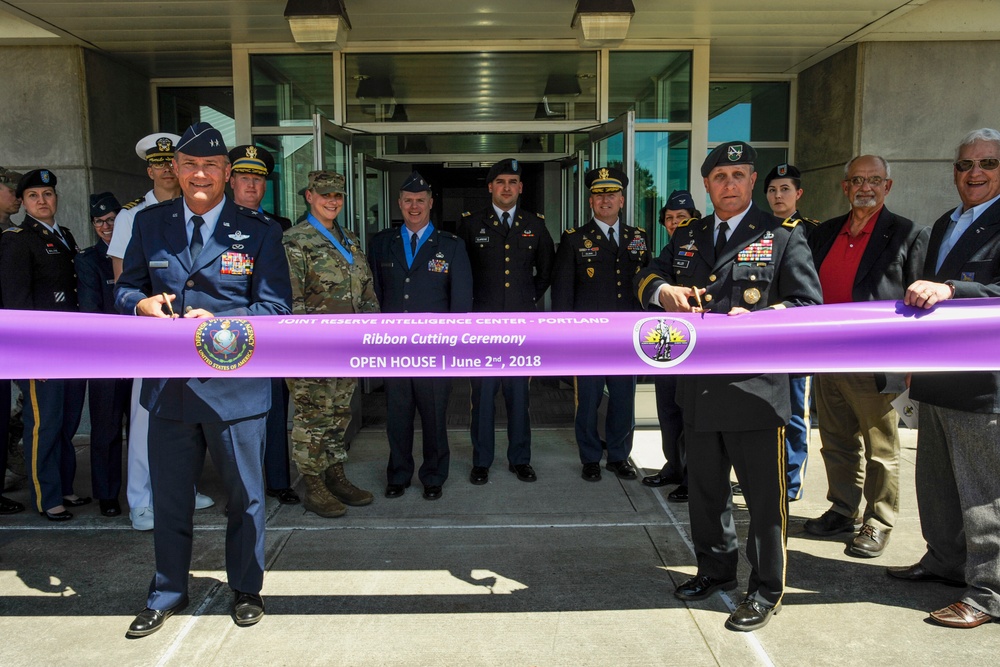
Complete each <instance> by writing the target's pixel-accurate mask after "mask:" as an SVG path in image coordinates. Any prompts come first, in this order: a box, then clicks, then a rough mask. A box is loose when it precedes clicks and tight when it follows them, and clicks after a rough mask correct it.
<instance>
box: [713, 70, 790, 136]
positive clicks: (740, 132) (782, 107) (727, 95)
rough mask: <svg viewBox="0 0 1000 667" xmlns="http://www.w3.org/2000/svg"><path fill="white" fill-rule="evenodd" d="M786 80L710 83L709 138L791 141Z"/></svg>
mask: <svg viewBox="0 0 1000 667" xmlns="http://www.w3.org/2000/svg"><path fill="white" fill-rule="evenodd" d="M789 90H790V84H789V82H787V81H763V82H749V81H720V82H713V83H711V84H710V86H709V93H708V118H709V120H708V140H709V142H715V143H723V142H726V141H749V142H751V143H752V142H754V141H788V103H789V95H790V93H789Z"/></svg>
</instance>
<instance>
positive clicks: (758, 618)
mask: <svg viewBox="0 0 1000 667" xmlns="http://www.w3.org/2000/svg"><path fill="white" fill-rule="evenodd" d="M779 611H781V605H780V604H776V605H769V604H764V603H763V602H758V601H757V600H755V599H754V598H753V597H751V596H749V595H748V596H747V597H746V598H745V599H744V600H743V602H741V603H740V606H739V607H737V608H736V611H734V612H733V613H732V614H730V615H729V618H728V619H726V627H727V628H729V629H730V630H736V631H738V632H753V631H754V630H759V629H761V628H762V627H764V626H765V625H767V622H768V621H770V620H771V617H772V616H775V615H777V613H778V612H779Z"/></svg>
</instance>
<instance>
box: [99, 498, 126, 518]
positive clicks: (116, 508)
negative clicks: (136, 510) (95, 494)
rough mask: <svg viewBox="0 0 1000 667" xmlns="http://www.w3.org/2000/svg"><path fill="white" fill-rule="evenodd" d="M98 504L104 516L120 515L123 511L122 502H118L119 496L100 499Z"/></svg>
mask: <svg viewBox="0 0 1000 667" xmlns="http://www.w3.org/2000/svg"><path fill="white" fill-rule="evenodd" d="M97 502H98V504H100V506H101V514H103V515H104V516H119V515H120V514H121V513H122V506H121V503H119V502H118V499H117V498H112V499H111V500H98V501H97Z"/></svg>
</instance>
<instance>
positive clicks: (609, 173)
mask: <svg viewBox="0 0 1000 667" xmlns="http://www.w3.org/2000/svg"><path fill="white" fill-rule="evenodd" d="M584 183H586V184H587V189H588V190H590V192H591V194H595V195H597V194H603V193H605V192H621V191H622V190H624V189H625V188H626V186H628V176H626V175H625V172H623V171H622V170H620V169H615V168H614V167H600V168H599V169H591V170H590V171H588V172H587V175H586V176H585V177H584Z"/></svg>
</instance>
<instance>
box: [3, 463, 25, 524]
mask: <svg viewBox="0 0 1000 667" xmlns="http://www.w3.org/2000/svg"><path fill="white" fill-rule="evenodd" d="M3 472H4V473H6V472H7V471H6V470H4V471H3ZM23 511H24V505H22V504H21V503H19V502H17V501H16V500H11V499H10V498H4V497H3V496H0V514H17V513H18V512H23Z"/></svg>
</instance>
